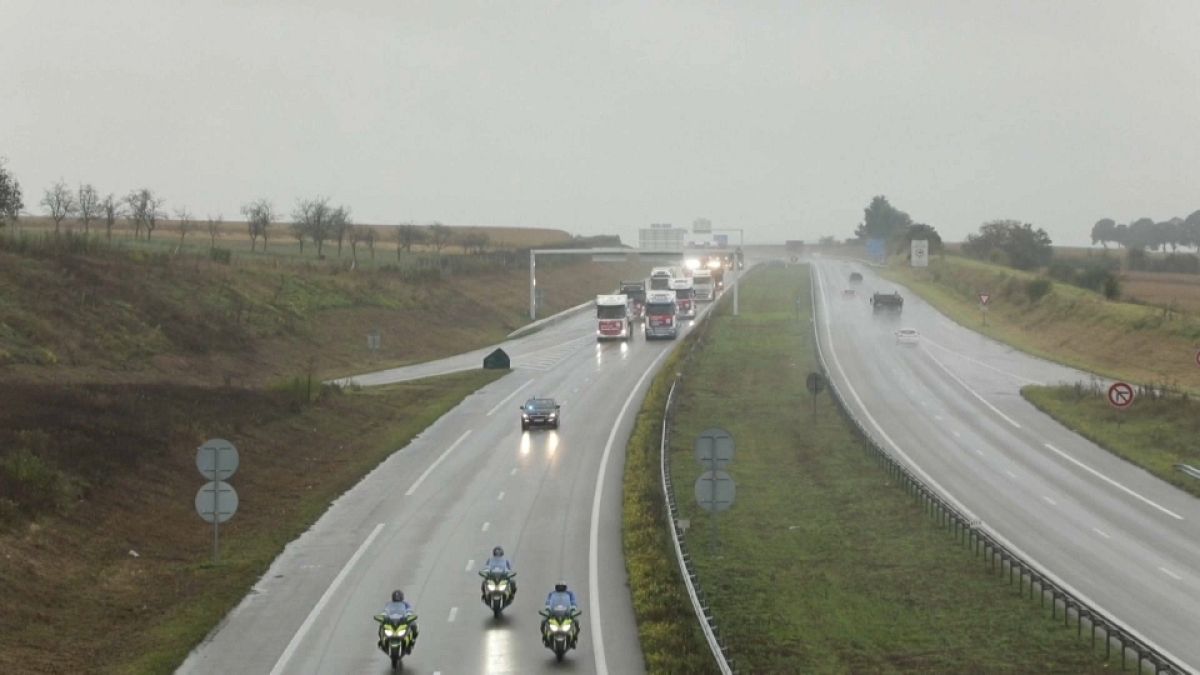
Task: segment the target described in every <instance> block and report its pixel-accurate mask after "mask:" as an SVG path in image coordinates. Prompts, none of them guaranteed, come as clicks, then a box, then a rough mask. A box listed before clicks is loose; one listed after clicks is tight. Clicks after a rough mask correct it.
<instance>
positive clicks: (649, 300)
mask: <svg viewBox="0 0 1200 675" xmlns="http://www.w3.org/2000/svg"><path fill="white" fill-rule="evenodd" d="M677 312H678V308H677V307H676V305H675V291H669V290H667V291H647V292H646V322H645V329H646V339H647V340H649V339H651V338H667V339H669V340H674V339H675V338H676V337H678V335H679V324H678V321H677V320H676V318H675V315H676V313H677Z"/></svg>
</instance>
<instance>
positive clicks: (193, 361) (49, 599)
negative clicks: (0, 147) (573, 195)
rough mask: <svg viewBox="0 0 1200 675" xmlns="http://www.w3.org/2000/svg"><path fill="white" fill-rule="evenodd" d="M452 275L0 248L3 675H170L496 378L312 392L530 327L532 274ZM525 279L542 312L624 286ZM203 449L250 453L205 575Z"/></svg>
mask: <svg viewBox="0 0 1200 675" xmlns="http://www.w3.org/2000/svg"><path fill="white" fill-rule="evenodd" d="M456 257H457V256H456ZM462 258H463V259H468V258H471V256H462ZM627 268H628V269H627ZM450 270H451V271H453V272H454V273H453V274H444V273H442V272H441V271H435V272H433V273H428V272H425V273H421V274H416V275H414V274H410V273H409V272H408V271H406V270H404V269H396V270H386V269H380V270H372V271H370V272H369V273H368V272H365V271H363V270H361V269H360V270H359V271H355V272H353V273H351V272H348V271H347V270H345V269H344V268H343V267H340V266H338V265H336V264H333V265H319V264H313V265H308V264H303V265H294V264H276V263H275V261H271V260H266V261H264V260H256V259H253V258H246V259H242V258H235V259H234V261H233V264H232V265H223V264H218V263H215V262H213V261H210V260H208V259H206V258H202V257H199V256H194V255H187V254H186V253H185V254H182V255H167V254H164V253H156V252H152V251H151V252H148V251H143V250H138V249H129V248H124V247H109V246H105V245H103V244H99V243H97V242H95V241H92V242H85V245H81V243H80V241H79V239H78V238H68V237H62V238H58V239H53V240H41V239H40V238H26V239H24V240H21V239H20V238H16V239H14V238H3V239H0V392H2V394H3V396H0V398H2V400H3V403H4V405H3V406H0V550H3V551H4V555H3V556H2V557H0V597H4V610H3V612H0V672H63V671H88V672H96V671H99V672H117V673H125V672H128V673H134V672H136V673H143V672H169V671H170V670H171V669H172V668H173V667H174V666H175V665H177V664H178V663H179V662H180V660H181V659H182V658H183V657H184V656H185V655H186V653H187V651H188V649H189V648H190V647H191V646H192V645H194V644H195V643H196V642H197V641H198V640H200V639H201V638H202V637H203V636H204V634H205V633H206V632H207V631H208V630H210V629H211V628H212V627H213V626H214V625H215V624H216V622H217V621H218V620H219V619H220V618H221V616H223V615H224V613H225V612H226V611H227V610H228V609H230V608H231V607H232V606H233V605H234V604H235V603H236V602H237V601H238V600H239V599H240V598H241V597H242V596H243V595H244V594H245V593H246V592H247V591H248V589H249V588H250V587H251V584H252V583H253V582H254V580H255V579H257V577H258V576H259V575H260V574H261V573H262V572H263V571H264V570H265V569H266V567H267V565H268V564H269V563H270V561H271V560H272V559H273V558H274V556H275V555H277V554H278V552H279V551H280V550H281V549H282V547H283V546H284V545H285V544H286V543H287V542H288V541H289V540H291V539H293V538H294V537H295V536H296V535H297V534H299V533H300V532H302V531H303V530H304V529H305V528H307V527H308V526H309V524H311V523H312V522H313V521H314V520H315V519H316V518H317V517H318V516H319V515H320V514H321V513H322V512H323V511H324V509H325V508H326V507H327V505H328V503H329V501H330V500H331V499H332V498H334V497H336V496H337V495H338V494H340V493H341V492H343V491H344V490H345V489H347V488H349V487H350V486H352V485H353V484H354V483H355V482H357V481H358V480H359V478H360V477H361V476H362V475H363V474H364V473H366V472H367V471H369V470H370V469H371V468H372V467H374V466H376V465H377V464H378V463H379V462H380V461H381V460H382V459H383V458H385V457H386V456H387V455H388V454H389V453H391V452H393V451H394V450H395V449H397V448H399V447H403V446H404V445H405V444H406V443H407V442H408V439H410V438H412V437H413V436H414V435H415V434H416V433H418V432H420V431H421V430H422V429H423V428H425V427H426V426H427V425H428V424H429V423H430V422H432V421H433V420H434V419H436V418H437V417H439V416H440V415H441V414H443V413H444V412H445V411H446V410H448V409H449V408H450V407H452V406H453V405H455V404H457V402H458V401H460V400H461V399H462V398H463V397H464V396H466V395H467V394H469V393H470V392H472V391H474V390H475V389H477V388H478V387H480V386H482V385H483V384H485V383H486V382H489V381H491V380H492V379H494V378H495V377H497V376H498V375H499V374H498V373H495V372H482V371H480V372H471V373H462V374H458V375H453V376H449V377H446V378H439V379H435V380H427V381H423V382H416V383H409V384H403V385H396V386H394V387H389V388H386V389H379V390H369V391H361V392H345V393H339V392H338V391H337V390H334V389H329V388H326V389H322V388H321V387H320V385H319V379H320V377H321V376H323V375H329V374H340V373H344V372H353V371H361V370H363V369H367V368H372V367H383V366H385V365H392V364H395V363H402V362H410V361H416V360H423V359H427V358H436V357H439V356H444V355H448V354H451V353H455V352H457V351H461V350H464V349H470V348H474V347H479V346H483V345H486V344H488V343H490V342H493V341H496V340H499V339H501V338H503V336H504V335H505V334H506V333H507V332H508V331H510V330H511V329H512V328H515V327H517V326H520V325H522V324H524V323H525V322H526V321H527V319H526V318H525V311H526V308H525V306H524V299H525V298H526V297H527V296H526V295H525V292H524V291H525V288H526V283H527V276H526V275H527V273H528V272H527V268H524V267H521V268H519V269H514V268H506V269H483V268H481V267H480V266H478V265H475V266H470V265H465V264H464V265H458V266H453V267H451V268H450ZM539 271H540V273H541V277H540V278H541V279H544V280H545V282H546V283H544V288H545V289H546V293H545V297H544V301H545V305H546V306H545V308H544V309H545V311H546V312H547V313H548V312H552V311H556V310H557V309H560V308H565V307H568V306H571V305H574V304H577V303H579V302H582V301H584V300H586V299H587V297H588V296H589V295H591V294H593V293H594V292H596V291H598V290H604V289H607V288H611V286H612V284H613V283H614V282H615V280H616V279H618V278H620V277H621V276H622V275H636V274H637V269H635V268H633V266H626V267H622V266H620V265H601V264H594V263H583V264H574V265H562V266H554V265H546V266H545V267H543V268H542V269H540V270H539ZM374 327H380V328H381V329H382V332H383V345H384V350H383V353H382V354H381V355H380V356H379V358H378V359H374V360H373V359H372V358H371V355H369V354H368V353H367V350H366V349H365V344H364V343H365V340H364V339H363V337H364V336H365V334H366V333H367V332H368V331H369V330H370V329H371V328H374ZM310 374H312V375H314V376H315V378H314V379H316V380H318V383H317V385H316V391H317V392H318V393H317V394H315V395H314V396H312V397H309V396H308V393H307V392H306V391H305V388H306V385H307V382H306V380H308V379H309V375H310ZM230 382H232V384H233V385H234V386H226V385H227V384H228V383H230ZM264 385H265V386H264ZM212 436H224V437H227V438H229V439H230V440H232V441H234V442H235V443H236V444H237V445H238V446H239V448H240V449H241V451H242V466H241V468H240V469H239V472H238V475H237V476H235V477H234V479H233V480H232V483H233V484H234V485H235V486H236V487H237V489H238V490H239V492H240V493H241V497H242V502H241V509H240V510H239V513H238V515H237V516H236V517H235V518H234V519H233V520H232V521H231V522H230V523H229V524H228V525H227V526H225V527H223V528H222V542H223V555H222V562H221V564H220V565H219V566H217V567H214V566H212V565H211V564H210V563H209V555H210V551H209V546H210V542H211V539H210V536H209V533H210V532H211V530H210V529H208V526H207V525H205V524H204V523H203V522H202V521H201V520H200V519H199V518H198V517H197V516H196V515H195V513H194V511H193V509H192V500H193V497H194V495H195V492H196V490H197V489H198V488H199V485H200V483H201V482H202V480H201V478H200V476H199V474H197V473H196V470H195V465H194V453H195V447H196V446H197V445H198V444H199V443H200V442H201V441H203V440H204V439H205V438H208V437H212ZM218 578H219V579H220V582H219V583H218V581H217V580H218ZM81 626H86V627H92V628H94V627H97V626H99V627H101V629H100V630H92V629H88V630H82V631H81V630H79V628H80V627H81ZM63 636H69V639H66V640H64V639H63Z"/></svg>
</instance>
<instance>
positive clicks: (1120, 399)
mask: <svg viewBox="0 0 1200 675" xmlns="http://www.w3.org/2000/svg"><path fill="white" fill-rule="evenodd" d="M1108 402H1109V404H1110V405H1112V407H1114V408H1116V409H1117V410H1127V409H1128V408H1129V407H1130V406H1132V405H1133V386H1132V385H1130V384H1128V383H1126V382H1113V383H1112V386H1110V387H1109V388H1108Z"/></svg>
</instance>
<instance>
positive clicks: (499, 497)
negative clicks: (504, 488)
mask: <svg viewBox="0 0 1200 675" xmlns="http://www.w3.org/2000/svg"><path fill="white" fill-rule="evenodd" d="M503 500H504V493H503V492H501V493H500V494H498V495H496V501H498V502H499V501H503Z"/></svg>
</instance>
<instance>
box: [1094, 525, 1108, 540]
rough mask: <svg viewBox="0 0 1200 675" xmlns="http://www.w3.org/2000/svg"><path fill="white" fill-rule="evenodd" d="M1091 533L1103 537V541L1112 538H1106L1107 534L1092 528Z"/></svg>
mask: <svg viewBox="0 0 1200 675" xmlns="http://www.w3.org/2000/svg"><path fill="white" fill-rule="evenodd" d="M1092 532H1095V533H1096V534H1098V535H1100V536H1101V537H1104V538H1105V539H1112V537H1110V536H1108V533H1106V532H1104V531H1103V530H1098V529H1096V528H1094V527H1093V528H1092Z"/></svg>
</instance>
